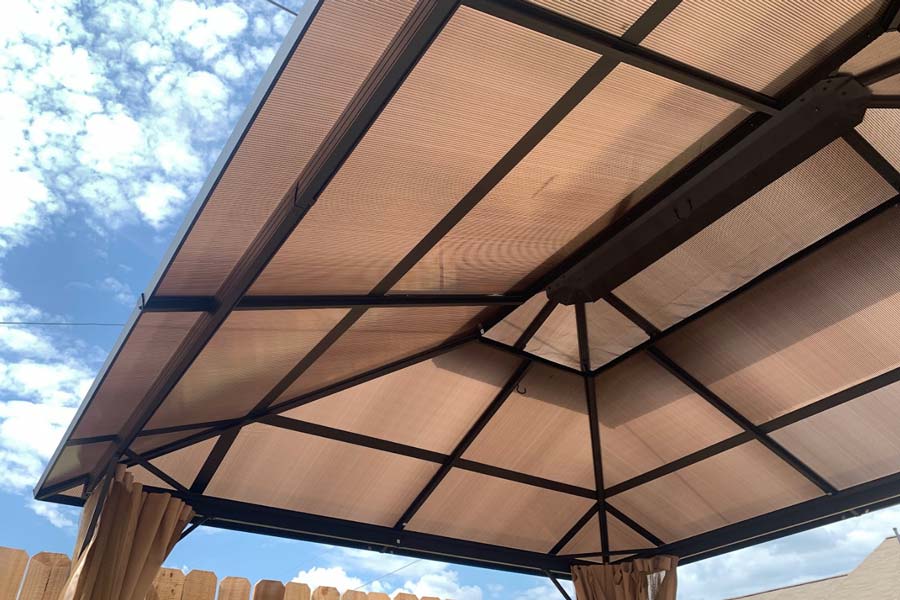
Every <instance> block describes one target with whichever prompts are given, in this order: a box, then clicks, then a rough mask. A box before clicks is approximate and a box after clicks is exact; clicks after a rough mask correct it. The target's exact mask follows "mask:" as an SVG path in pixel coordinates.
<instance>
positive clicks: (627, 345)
mask: <svg viewBox="0 0 900 600" xmlns="http://www.w3.org/2000/svg"><path fill="white" fill-rule="evenodd" d="M584 315H585V323H586V325H587V334H588V349H589V350H590V357H591V368H592V369H596V368H598V367H601V366H603V365H605V364H606V363H608V362H609V361H611V360H612V359H614V358H616V357H617V356H619V355H621V354H624V353H625V352H627V351H629V350H631V349H632V348H634V347H635V346H637V345H638V344H640V343H642V342H644V341H646V340H647V339H648V336H647V334H646V333H644V330H643V329H641V328H640V327H638V326H637V325H635V324H634V323H632V322H631V321H630V320H629V319H628V318H627V317H625V316H624V315H623V314H622V313H620V312H619V311H617V310H616V309H615V308H613V307H612V306H610V305H609V304H607V303H606V302H604V301H603V300H598V301H597V302H592V303H590V304H586V305H585V307H584Z"/></svg>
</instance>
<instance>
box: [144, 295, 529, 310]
mask: <svg viewBox="0 0 900 600" xmlns="http://www.w3.org/2000/svg"><path fill="white" fill-rule="evenodd" d="M527 299H528V298H527V297H526V296H521V295H504V294H390V295H378V296H375V295H360V296H244V297H243V298H241V300H240V301H239V302H238V303H237V304H236V305H235V307H234V310H296V309H321V308H408V307H411V306H431V307H436V308H437V307H442V306H518V305H519V304H522V303H523V302H525V301H526V300H527ZM216 306H217V303H216V299H215V298H214V297H211V296H152V297H151V298H149V299H148V300H147V301H145V302H144V303H143V304H142V306H141V310H142V311H143V312H211V311H214V310H215V309H216Z"/></svg>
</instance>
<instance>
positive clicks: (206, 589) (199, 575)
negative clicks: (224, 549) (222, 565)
mask: <svg viewBox="0 0 900 600" xmlns="http://www.w3.org/2000/svg"><path fill="white" fill-rule="evenodd" d="M216 583H218V579H217V578H216V574H215V573H213V572H212V571H191V572H190V573H188V574H187V577H185V578H184V590H183V591H182V592H181V600H215V598H216Z"/></svg>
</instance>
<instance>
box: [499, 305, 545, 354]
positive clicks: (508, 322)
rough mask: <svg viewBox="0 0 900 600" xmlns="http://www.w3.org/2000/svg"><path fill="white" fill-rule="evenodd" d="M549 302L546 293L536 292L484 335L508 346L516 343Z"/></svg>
mask: <svg viewBox="0 0 900 600" xmlns="http://www.w3.org/2000/svg"><path fill="white" fill-rule="evenodd" d="M547 302H548V300H547V295H546V294H543V293H541V294H535V295H534V296H532V297H531V298H529V299H528V301H527V302H526V303H525V304H522V305H521V306H519V307H517V308H516V309H515V310H514V311H512V312H511V313H510V314H509V315H507V316H506V317H505V318H504V319H503V320H502V321H500V322H499V323H497V324H496V325H494V326H493V327H491V328H490V329H489V330H488V331H487V333H485V334H484V337H486V338H489V339H492V340H494V341H497V342H500V343H502V344H506V345H507V346H512V345H514V344H515V343H516V342H517V341H518V339H519V337H520V336H521V335H522V334H523V333H524V332H525V330H526V329H528V326H529V325H531V323H532V321H534V318H535V317H536V316H537V315H538V313H539V312H540V311H541V309H542V308H544V306H545V305H546V304H547Z"/></svg>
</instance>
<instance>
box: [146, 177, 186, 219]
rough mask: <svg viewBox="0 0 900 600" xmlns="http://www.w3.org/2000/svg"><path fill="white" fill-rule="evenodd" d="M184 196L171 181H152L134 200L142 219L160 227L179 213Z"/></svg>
mask: <svg viewBox="0 0 900 600" xmlns="http://www.w3.org/2000/svg"><path fill="white" fill-rule="evenodd" d="M185 200H186V198H185V195H184V192H182V191H181V190H180V189H178V188H177V187H176V186H174V185H172V184H171V183H163V182H158V181H154V182H152V183H150V184H148V185H147V187H146V188H145V189H144V193H143V194H141V195H140V196H139V197H138V198H137V200H136V202H137V207H138V210H140V211H141V214H142V215H143V217H144V219H145V220H146V221H147V222H148V223H150V224H151V225H153V226H154V227H156V228H161V227H162V226H163V225H165V224H166V223H167V222H168V221H170V220H172V219H173V218H174V217H175V216H176V215H178V214H180V213H181V210H180V209H181V206H182V204H183V203H184V202H185Z"/></svg>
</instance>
